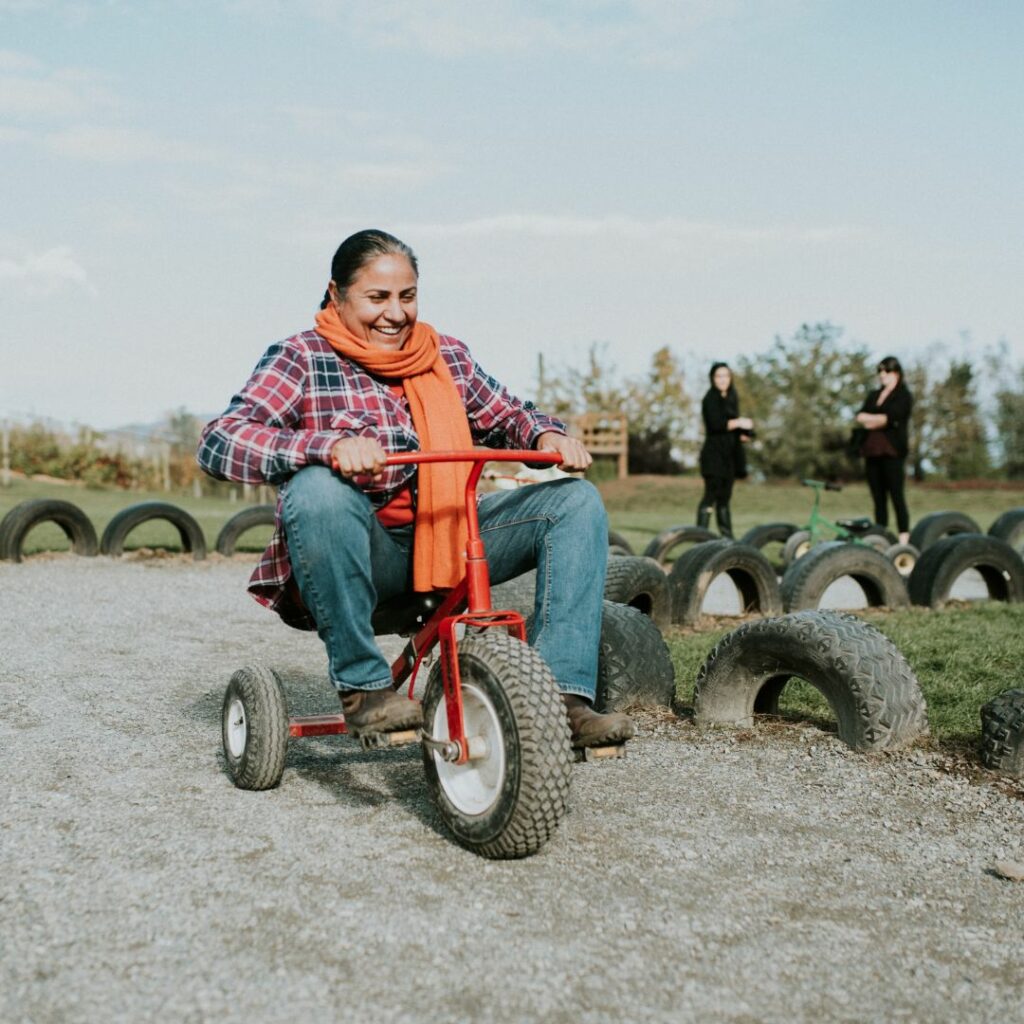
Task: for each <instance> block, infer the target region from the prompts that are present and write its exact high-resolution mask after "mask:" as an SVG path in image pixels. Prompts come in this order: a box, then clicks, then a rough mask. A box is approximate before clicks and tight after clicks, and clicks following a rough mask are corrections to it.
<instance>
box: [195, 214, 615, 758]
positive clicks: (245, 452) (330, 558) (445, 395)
mask: <svg viewBox="0 0 1024 1024" xmlns="http://www.w3.org/2000/svg"><path fill="white" fill-rule="evenodd" d="M418 281H419V272H418V267H417V263H416V257H415V256H414V255H413V252H412V250H411V249H410V248H409V247H408V246H407V245H406V244H405V243H404V242H401V241H399V240H398V239H397V238H395V237H394V236H392V235H389V234H387V233H386V232H383V231H376V230H370V231H360V232H358V233H357V234H355V235H352V236H351V237H350V238H347V239H346V240H345V241H344V242H343V243H342V244H341V246H339V248H338V250H337V252H336V253H335V254H334V259H333V260H332V262H331V279H330V281H329V283H328V286H327V291H326V293H325V295H324V298H323V302H322V303H321V306H320V312H319V313H318V314H317V315H316V324H315V329H313V330H308V331H303V332H301V333H300V334H296V335H294V336H293V337H291V338H288V339H286V340H285V341H282V342H280V343H279V344H276V345H273V346H271V348H270V349H269V350H268V351H267V353H266V354H265V355H264V357H263V359H262V360H261V361H260V363H259V364H258V365H257V367H256V370H255V371H254V372H253V375H252V376H251V377H250V379H249V381H248V382H247V383H246V385H245V386H244V388H243V389H242V390H241V392H240V393H239V394H238V395H236V396H235V398H234V399H233V400H232V402H231V404H230V405H229V406H228V408H227V410H226V411H225V412H224V414H223V415H221V416H219V417H218V418H217V419H215V420H213V421H212V422H211V423H210V424H209V425H208V426H207V427H206V429H205V430H204V432H203V436H202V438H201V440H200V444H199V453H198V458H199V464H200V465H201V466H202V467H203V469H205V470H206V471H207V472H208V473H210V474H211V475H212V476H215V477H217V478H218V479H228V480H235V481H239V482H242V483H270V484H275V485H278V486H279V498H278V506H277V527H276V530H275V533H274V537H273V539H272V541H271V543H270V546H269V547H268V549H267V551H266V553H265V554H264V557H263V559H262V561H261V562H260V564H259V565H258V566H257V568H256V571H255V573H254V574H253V576H252V579H251V580H250V587H249V589H250V591H251V592H252V594H253V596H254V597H255V598H256V600H258V601H259V602H261V603H262V604H264V605H266V606H268V607H269V608H272V609H273V610H274V611H276V612H278V614H280V615H281V617H282V618H283V619H284V620H285V621H286V622H288V623H289V624H290V625H294V626H299V627H301V628H307V629H316V630H317V631H318V632H319V634H320V636H321V638H322V639H323V641H324V645H325V646H326V648H327V655H328V664H329V671H330V678H331V682H332V683H333V684H334V686H335V687H336V688H337V689H338V691H339V695H340V698H341V704H342V708H343V709H344V712H345V720H346V724H347V725H348V727H349V730H350V731H351V732H353V733H357V734H360V733H361V734H364V735H366V734H373V733H382V732H395V731H402V730H407V729H410V728H415V727H416V726H418V725H419V724H420V722H421V713H420V707H419V703H418V702H417V701H414V700H406V699H400V698H399V697H398V695H397V693H396V692H395V691H394V689H393V688H392V679H391V669H390V667H389V665H388V663H387V662H386V661H385V659H384V657H383V655H382V654H381V652H380V650H379V648H378V646H377V644H376V642H375V640H374V635H373V628H372V616H373V612H374V609H375V607H376V606H377V605H378V604H379V603H380V602H383V601H386V600H388V599H389V598H392V597H398V596H399V595H402V594H405V593H407V592H408V591H418V592H432V591H435V590H450V589H451V588H453V587H454V586H455V585H456V584H457V583H458V582H459V580H460V579H461V577H462V575H463V573H464V568H463V552H464V551H465V545H466V536H467V530H466V513H465V510H464V507H463V495H464V492H465V484H466V479H467V475H468V472H469V469H468V465H466V464H459V463H454V464H453V463H448V464H429V463H428V464H424V465H420V466H419V467H418V468H417V466H415V465H412V464H401V465H388V464H386V462H385V460H386V458H387V456H388V455H389V454H391V453H397V452H405V451H417V450H423V451H446V450H458V449H467V448H470V447H472V446H473V445H474V444H477V445H479V444H483V445H488V446H490V447H494V448H517V449H531V448H532V449H536V450H538V451H549V452H557V453H558V454H559V455H560V456H561V465H562V467H563V468H564V469H568V470H584V469H586V468H587V466H589V465H590V462H591V458H590V455H589V454H588V453H587V451H586V449H585V448H584V447H583V445H582V444H581V443H580V442H579V441H577V440H575V439H573V438H570V437H568V436H567V435H566V432H565V426H564V425H563V424H562V423H560V422H559V421H558V420H556V419H552V418H551V417H549V416H545V415H543V414H541V413H540V412H538V411H537V410H536V409H534V407H533V405H532V404H531V403H529V402H523V401H521V400H520V399H518V398H516V397H515V396H514V395H512V394H510V393H509V392H508V391H507V390H506V389H505V388H504V387H502V385H501V384H499V383H498V382H497V381H496V380H494V378H492V377H490V376H489V375H488V374H486V373H485V372H484V371H483V369H482V368H481V367H480V366H479V365H478V364H477V362H476V361H475V360H474V359H473V357H472V356H471V355H470V352H469V350H468V349H467V348H466V346H465V345H464V344H463V343H462V342H461V341H458V340H457V339H455V338H452V337H448V336H446V335H442V334H439V333H438V332H437V331H435V330H434V328H433V327H431V326H430V324H427V323H424V322H423V321H422V320H420V319H419V316H418V314H419V308H418ZM478 516H479V523H480V528H481V536H482V539H483V542H484V547H485V550H486V555H487V560H488V563H489V565H490V575H491V580H492V582H494V583H501V582H503V581H504V580H508V579H510V578H512V577H514V576H518V575H519V574H521V573H522V572H524V571H526V570H527V569H530V568H533V567H536V568H537V569H538V573H537V580H538V583H537V587H536V593H535V614H534V616H533V623H534V625H533V626H532V627H531V630H530V634H529V640H530V643H531V645H533V646H535V647H536V649H537V651H538V653H539V654H540V655H541V657H542V658H543V659H544V661H545V662H546V663H547V665H548V667H549V668H550V669H551V672H552V674H553V676H554V678H555V681H556V682H557V684H558V687H559V689H560V691H561V693H562V695H563V699H564V702H565V706H566V713H567V716H568V720H569V725H570V729H571V732H572V738H573V742H574V743H575V745H576V746H577V747H584V746H602V745H607V744H610V743H618V742H621V741H622V740H625V739H627V738H628V737H629V736H631V735H632V731H633V726H632V723H631V721H630V719H629V718H628V717H627V716H626V715H624V714H622V713H620V712H616V713H612V714H607V715H601V714H598V713H597V712H596V711H594V710H593V708H592V707H591V704H592V702H593V699H594V695H595V687H596V684H597V666H598V644H599V638H600V630H601V613H602V598H603V584H604V573H605V565H606V562H607V538H608V526H607V516H606V514H605V511H604V506H603V504H602V502H601V498H600V496H599V495H598V494H597V492H596V490H595V489H594V488H593V487H592V486H591V485H590V484H589V483H587V482H586V481H584V480H574V479H571V478H562V479H559V480H553V481H549V482H547V483H540V484H535V485H533V486H531V487H526V488H521V489H517V490H514V491H501V492H496V493H492V494H487V495H484V496H483V497H482V499H481V500H480V503H479V506H478Z"/></svg>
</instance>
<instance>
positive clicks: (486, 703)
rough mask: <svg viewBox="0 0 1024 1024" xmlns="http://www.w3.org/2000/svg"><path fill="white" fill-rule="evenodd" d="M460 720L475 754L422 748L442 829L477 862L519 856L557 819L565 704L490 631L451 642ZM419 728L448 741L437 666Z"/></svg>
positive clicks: (546, 672)
mask: <svg viewBox="0 0 1024 1024" xmlns="http://www.w3.org/2000/svg"><path fill="white" fill-rule="evenodd" d="M459 672H460V676H461V681H462V702H463V716H464V721H465V726H466V736H467V737H468V738H471V739H472V738H479V740H482V741H483V745H484V749H485V752H484V753H483V754H482V756H480V757H477V758H474V759H473V760H470V761H467V762H466V763H465V764H462V765H457V764H453V763H451V762H449V761H445V760H444V759H443V758H442V756H441V755H440V753H439V752H437V751H432V750H431V749H430V748H429V747H427V746H426V745H424V748H423V762H424V767H425V769H426V776H427V786H428V788H429V790H430V793H431V796H432V797H433V799H434V801H435V803H436V805H437V808H438V811H439V812H440V814H441V817H442V818H443V819H444V822H445V824H446V825H447V826H448V828H450V829H451V831H452V832H453V833H454V835H455V838H456V839H457V840H458V841H459V842H460V843H461V844H462V845H463V846H465V847H466V848H467V849H470V850H473V851H474V852H475V853H478V854H480V855H481V856H484V857H491V858H495V859H509V858H515V857H528V856H529V855H530V854H532V853H536V852H537V850H539V849H540V848H541V846H543V845H544V843H545V842H547V840H548V839H549V838H550V837H551V835H552V834H553V833H554V831H555V829H556V828H557V827H558V824H559V822H560V821H561V819H562V815H563V814H564V813H565V807H566V801H567V799H568V794H569V780H570V776H571V771H572V748H571V745H570V740H569V725H568V720H567V718H566V713H565V707H564V705H563V703H562V699H561V696H560V694H559V692H558V687H557V686H556V684H555V680H554V677H553V676H552V675H551V670H550V669H549V668H548V667H547V665H546V664H545V663H544V661H543V659H542V658H541V657H540V655H538V654H537V652H536V651H534V650H533V649H532V648H531V647H529V646H528V645H527V644H525V643H523V642H522V641H520V640H516V639H514V638H513V637H511V636H509V635H508V634H507V633H501V632H498V631H497V630H496V629H489V630H487V631H486V632H483V633H480V634H477V635H475V636H467V637H465V638H464V639H463V640H462V641H461V642H460V643H459ZM423 720H424V724H425V728H426V729H427V731H428V732H429V734H430V735H431V736H432V737H433V738H434V739H435V740H445V739H447V738H448V719H447V711H446V707H445V701H444V685H443V682H442V675H441V665H440V663H437V664H435V665H434V667H433V668H432V669H431V672H430V678H429V679H428V681H427V688H426V693H425V694H424V699H423Z"/></svg>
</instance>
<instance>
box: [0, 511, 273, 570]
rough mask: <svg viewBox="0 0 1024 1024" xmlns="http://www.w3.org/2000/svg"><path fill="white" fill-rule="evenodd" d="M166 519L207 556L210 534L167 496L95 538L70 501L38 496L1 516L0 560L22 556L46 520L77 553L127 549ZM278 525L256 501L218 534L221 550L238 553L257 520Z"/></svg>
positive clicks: (195, 553)
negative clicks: (144, 528)
mask: <svg viewBox="0 0 1024 1024" xmlns="http://www.w3.org/2000/svg"><path fill="white" fill-rule="evenodd" d="M154 520H162V521H164V522H167V523H170V524H171V526H173V527H174V528H175V530H177V532H178V537H179V538H180V541H181V549H182V551H184V552H186V553H188V554H191V555H192V557H193V558H194V559H196V560H197V561H198V560H199V559H203V558H205V557H206V538H205V537H204V536H203V530H202V527H201V526H200V525H199V523H198V522H197V521H196V519H195V517H194V516H192V515H190V514H189V513H188V512H186V511H185V510H184V509H183V508H179V507H178V506H177V505H172V504H171V503H170V502H166V501H141V502H138V503H137V504H135V505H129V506H128V508H124V509H122V510H121V511H120V512H118V513H117V514H116V515H114V517H113V518H112V519H111V520H110V522H109V523H107V526H106V528H105V529H104V531H103V535H102V536H101V537H100V538H98V539H97V536H96V529H95V527H93V525H92V522H91V521H90V519H89V517H88V516H87V515H86V514H85V513H84V512H83V511H82V510H81V509H80V508H79V507H78V506H77V505H75V504H73V503H72V502H70V501H61V500H58V499H50V498H37V499H33V500H30V501H23V502H21V503H20V504H18V505H15V506H14V508H12V509H11V510H10V512H8V513H7V515H5V516H4V518H3V519H2V520H0V560H6V561H10V562H20V561H21V558H22V553H23V548H24V544H25V538H26V537H27V536H28V534H29V532H30V531H31V530H34V529H35V528H36V527H37V526H40V525H42V524H43V523H54V524H55V525H57V526H59V527H60V528H61V529H62V530H63V531H64V534H65V536H66V537H67V538H68V540H69V541H70V543H71V549H72V550H73V551H74V552H75V554H76V555H84V556H86V557H90V556H92V555H96V554H101V555H111V556H114V557H117V556H118V555H122V554H124V548H125V542H126V541H127V539H128V536H129V534H131V533H132V532H133V531H134V530H136V529H137V528H138V527H140V526H141V525H142V524H143V523H148V522H152V521H154ZM273 525H274V506H273V505H254V506H252V507H251V508H245V509H242V511H241V512H237V513H236V514H235V515H233V516H232V517H231V518H230V519H229V520H228V521H227V522H226V523H225V524H224V525H223V527H221V530H220V533H219V534H218V535H217V543H216V549H217V552H218V553H219V554H222V555H231V554H234V551H235V547H236V546H237V544H238V540H239V538H240V537H241V536H242V534H243V533H245V532H246V531H247V530H251V529H252V528H253V527H256V526H273Z"/></svg>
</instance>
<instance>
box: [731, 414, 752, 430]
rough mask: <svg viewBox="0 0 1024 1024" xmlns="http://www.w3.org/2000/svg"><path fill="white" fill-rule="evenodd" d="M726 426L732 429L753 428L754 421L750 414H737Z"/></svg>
mask: <svg viewBox="0 0 1024 1024" xmlns="http://www.w3.org/2000/svg"><path fill="white" fill-rule="evenodd" d="M726 426H727V427H728V428H729V429H730V430H753V429H754V421H753V420H752V419H751V418H750V417H749V416H737V417H736V418H735V419H733V420H729V422H728V423H727V424H726Z"/></svg>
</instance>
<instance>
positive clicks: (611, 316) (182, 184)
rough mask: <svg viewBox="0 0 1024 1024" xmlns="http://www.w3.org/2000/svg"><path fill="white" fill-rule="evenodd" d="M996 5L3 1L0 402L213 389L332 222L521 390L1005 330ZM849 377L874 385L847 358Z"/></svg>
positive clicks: (1017, 25)
mask: <svg viewBox="0 0 1024 1024" xmlns="http://www.w3.org/2000/svg"><path fill="white" fill-rule="evenodd" d="M1022 29H1024V4H1021V3H1018V2H1015V0H1005V2H999V0H993V2H985V0H977V2H969V0H962V2H961V0H931V2H927V3H926V2H921V0H897V2H892V0H886V2H882V0H856V2H847V0H834V2H829V0H529V2H527V0H523V2H514V0H486V2H485V0H450V2H437V3H429V2H414V0H380V2H361V3H351V2H346V0H295V2H291V3H288V2H284V0H280V2H275V0H194V2H192V0H182V2H179V3H174V2H170V0H166V2H158V0H0V211H2V216H0V415H3V414H15V415H17V414H24V413H35V414H39V415H48V416H52V417H55V418H58V419H63V420H78V421H81V422H85V423H90V424H92V425H94V426H98V427H110V426H115V425H118V424H122V423H125V422H131V421H148V420H153V419H156V418H158V417H159V416H160V415H161V414H162V413H164V412H166V411H167V410H169V409H172V408H176V407H178V406H182V405H184V406H186V407H188V408H189V409H191V410H192V411H194V412H204V413H205V412H213V411H216V410H218V409H220V408H222V407H223V406H224V405H225V404H226V403H227V401H228V399H229V397H230V396H231V394H232V392H234V391H235V390H236V389H237V388H238V387H239V386H240V385H241V384H242V383H243V381H244V380H245V378H246V376H247V375H248V373H249V371H250V370H251V369H252V366H253V365H254V364H255V362H256V360H257V358H258V357H259V355H260V354H261V353H262V351H263V350H264V349H265V348H266V346H267V345H268V344H270V343H271V342H273V341H275V340H278V339H280V338H283V337H285V336H287V335H289V334H292V333H295V332H296V331H298V330H302V329H305V328H307V327H309V326H310V325H311V323H312V317H313V314H314V311H315V309H316V307H317V305H318V303H319V298H320V296H321V295H322V293H323V289H324V286H325V283H326V279H327V277H328V275H329V267H330V259H331V256H332V254H333V252H334V249H335V247H336V246H337V244H338V243H339V242H340V241H341V239H342V238H344V237H345V236H346V235H347V234H349V233H350V232H351V231H354V230H358V229H360V228H364V227H381V228H384V229H386V230H389V231H392V232H393V233H395V234H398V235H399V236H400V237H402V238H404V239H405V240H406V241H407V242H409V243H410V244H411V245H412V246H413V248H414V249H415V250H416V251H417V254H418V255H419V257H420V267H421V303H420V315H421V317H422V318H423V319H425V320H427V321H429V322H430V323H433V324H434V325H435V326H436V327H437V328H439V329H440V330H441V331H443V332H445V333H450V334H455V335H457V336H459V337H461V338H463V339H464V340H465V341H467V342H468V343H469V344H470V346H471V347H472V348H473V350H474V352H475V354H476V355H477V358H478V359H479V361H480V362H481V363H482V364H483V365H484V366H485V367H486V368H487V369H488V370H489V371H491V372H492V373H493V374H495V375H496V376H498V377H499V378H500V379H502V380H503V381H505V382H506V383H507V384H509V385H510V386H511V387H513V388H514V389H515V390H517V391H519V392H520V393H522V394H524V395H529V394H531V393H532V391H533V388H534V385H535V374H536V364H537V354H538V353H540V352H543V353H544V354H545V357H546V359H547V360H548V366H549V367H551V366H552V365H556V364H558V363H568V362H569V361H572V360H582V359H583V358H584V356H585V353H586V351H587V349H588V347H589V345H590V344H591V343H592V342H595V341H598V342H603V343H607V345H608V350H607V351H608V353H609V356H610V358H611V359H612V360H613V361H614V362H615V364H616V365H617V367H618V369H619V370H620V372H622V373H623V374H629V375H633V374H638V373H641V372H643V371H644V370H646V369H647V367H648V365H649V362H650V357H651V354H652V353H653V352H654V351H655V350H656V349H657V348H659V347H660V346H662V345H666V344H668V345H670V346H672V347H673V348H674V349H675V350H676V351H677V352H678V353H680V355H684V354H693V355H694V356H695V357H696V359H697V360H698V361H699V362H703V361H710V360H711V359H713V358H719V357H721V356H725V357H727V358H728V357H731V356H735V355H736V354H738V353H741V352H755V351H762V350H764V349H765V348H766V347H767V346H768V345H769V344H770V342H771V340H772V338H773V336H774V335H775V334H783V335H787V336H788V335H789V334H791V333H792V332H793V331H794V330H795V329H796V328H797V327H798V326H799V325H800V324H801V323H803V322H809V321H815V320H822V319H829V320H831V321H832V322H833V323H837V324H840V325H842V326H843V327H844V328H845V332H846V333H845V337H846V338H847V339H848V340H850V341H857V342H861V343H864V344H866V345H867V346H868V347H869V348H870V349H871V351H872V352H873V353H875V354H876V355H878V356H882V355H886V354H889V353H893V354H896V355H899V356H901V357H908V356H914V355H918V354H921V353H928V352H929V351H931V350H932V348H933V346H935V345H936V343H937V342H941V341H945V342H949V343H952V344H953V345H954V347H956V346H961V347H962V346H963V345H964V344H967V343H965V342H963V341H962V340H961V338H962V337H963V335H964V332H968V334H969V337H970V339H971V341H970V347H969V348H968V354H969V353H970V352H980V351H981V349H982V348H983V347H985V346H988V345H991V344H993V343H996V342H998V341H1000V340H1002V339H1005V341H1006V343H1007V344H1008V346H1009V348H1010V351H1011V353H1012V354H1013V355H1014V356H1015V357H1016V358H1017V359H1018V360H1020V359H1022V358H1024V288H1022V282H1024V258H1022V257H1024V203H1022V196H1021V182H1022V181H1024V159H1022V157H1024V130H1022V129H1024V123H1022V122H1024V59H1022V56H1021V54H1022V53H1024V31H1022ZM867 383H869V382H866V384H867Z"/></svg>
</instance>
